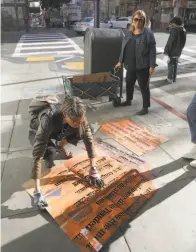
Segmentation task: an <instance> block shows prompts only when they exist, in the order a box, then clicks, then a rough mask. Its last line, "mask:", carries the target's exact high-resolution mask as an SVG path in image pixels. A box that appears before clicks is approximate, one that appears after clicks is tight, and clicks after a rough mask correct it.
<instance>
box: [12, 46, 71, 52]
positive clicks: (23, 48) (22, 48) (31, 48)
mask: <svg viewBox="0 0 196 252" xmlns="http://www.w3.org/2000/svg"><path fill="white" fill-rule="evenodd" d="M69 47H71V48H73V46H72V45H65V46H36V47H20V48H16V51H17V50H18V51H21V50H22V51H23V50H37V49H39V50H42V49H61V48H69Z"/></svg>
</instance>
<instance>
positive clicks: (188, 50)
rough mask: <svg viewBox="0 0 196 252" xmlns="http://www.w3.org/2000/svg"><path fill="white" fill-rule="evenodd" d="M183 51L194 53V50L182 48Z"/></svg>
mask: <svg viewBox="0 0 196 252" xmlns="http://www.w3.org/2000/svg"><path fill="white" fill-rule="evenodd" d="M183 51H187V52H191V53H196V50H194V49H190V48H184V49H183Z"/></svg>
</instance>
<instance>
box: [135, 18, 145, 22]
mask: <svg viewBox="0 0 196 252" xmlns="http://www.w3.org/2000/svg"><path fill="white" fill-rule="evenodd" d="M133 21H134V22H144V19H143V18H134V19H133Z"/></svg>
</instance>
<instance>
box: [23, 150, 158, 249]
mask: <svg viewBox="0 0 196 252" xmlns="http://www.w3.org/2000/svg"><path fill="white" fill-rule="evenodd" d="M97 167H98V169H99V172H100V173H101V175H102V176H103V178H104V181H105V184H106V186H105V188H104V189H102V190H100V189H97V188H94V187H92V186H90V185H89V184H88V183H87V182H85V181H84V177H85V175H86V174H88V171H89V168H90V163H89V159H88V157H87V156H86V154H81V155H78V156H76V157H74V158H72V159H69V160H66V161H65V162H63V163H62V164H59V165H57V166H56V167H54V168H53V169H51V170H50V171H49V172H48V173H45V174H43V176H42V179H41V186H42V192H43V194H44V196H45V197H46V200H47V202H48V205H49V206H48V208H47V211H48V213H49V214H50V215H51V216H52V217H53V219H54V220H55V221H56V222H57V223H58V225H59V226H60V228H61V229H62V230H63V231H64V232H65V233H66V234H67V236H68V237H69V238H70V239H72V240H73V241H74V242H75V243H76V244H77V245H78V246H79V247H80V250H81V251H84V252H90V251H99V250H100V249H101V248H102V246H103V244H104V243H105V242H106V241H107V240H108V239H109V237H110V236H111V235H112V234H113V233H114V231H115V230H116V229H117V228H118V227H119V226H120V224H121V223H122V222H124V221H127V220H128V219H129V218H130V217H131V218H132V217H134V216H135V214H136V213H137V212H138V209H139V208H140V207H141V206H143V204H144V203H145V202H146V201H147V200H149V199H150V198H151V197H152V196H153V195H154V193H155V192H156V189H155V188H154V187H153V183H152V182H151V180H149V179H148V178H147V177H146V176H143V174H142V173H140V172H138V171H137V170H136V169H135V164H134V165H133V166H132V165H131V164H130V165H124V164H123V163H120V162H118V161H117V160H114V159H113V158H111V157H108V156H98V157H97ZM24 187H25V189H26V191H27V192H28V193H29V194H30V195H31V196H32V195H33V190H34V189H33V188H34V183H33V181H32V180H30V181H28V182H26V183H25V184H24Z"/></svg>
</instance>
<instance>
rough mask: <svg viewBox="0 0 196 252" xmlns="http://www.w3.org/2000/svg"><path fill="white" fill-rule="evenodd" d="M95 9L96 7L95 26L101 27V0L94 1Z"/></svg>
mask: <svg viewBox="0 0 196 252" xmlns="http://www.w3.org/2000/svg"><path fill="white" fill-rule="evenodd" d="M94 9H95V19H94V27H95V28H99V24H100V18H99V13H100V0H95V1H94Z"/></svg>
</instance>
